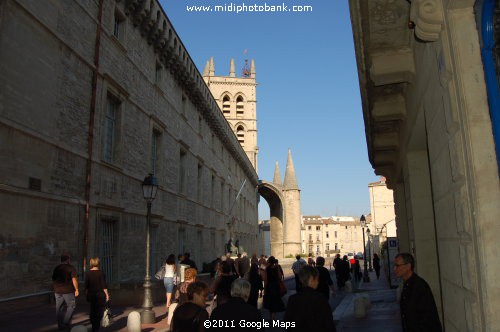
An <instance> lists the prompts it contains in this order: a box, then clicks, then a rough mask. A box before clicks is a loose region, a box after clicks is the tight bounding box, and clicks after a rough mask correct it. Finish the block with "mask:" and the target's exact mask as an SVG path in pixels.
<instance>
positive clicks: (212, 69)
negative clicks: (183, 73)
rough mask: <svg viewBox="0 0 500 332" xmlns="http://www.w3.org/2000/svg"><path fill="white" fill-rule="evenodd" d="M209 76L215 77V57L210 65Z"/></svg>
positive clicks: (211, 59)
mask: <svg viewBox="0 0 500 332" xmlns="http://www.w3.org/2000/svg"><path fill="white" fill-rule="evenodd" d="M208 70H209V72H208V75H209V76H215V66H214V57H211V58H210V65H209V69H208Z"/></svg>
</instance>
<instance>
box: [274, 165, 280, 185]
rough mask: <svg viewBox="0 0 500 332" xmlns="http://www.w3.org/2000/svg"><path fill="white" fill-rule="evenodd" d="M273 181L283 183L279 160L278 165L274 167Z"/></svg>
mask: <svg viewBox="0 0 500 332" xmlns="http://www.w3.org/2000/svg"><path fill="white" fill-rule="evenodd" d="M273 183H274V184H279V185H281V173H280V167H279V165H278V162H276V167H275V168H274V179H273Z"/></svg>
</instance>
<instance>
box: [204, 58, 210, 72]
mask: <svg viewBox="0 0 500 332" xmlns="http://www.w3.org/2000/svg"><path fill="white" fill-rule="evenodd" d="M209 70H210V62H209V61H207V63H206V64H205V68H204V69H203V76H208V72H209Z"/></svg>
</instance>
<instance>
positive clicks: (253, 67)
mask: <svg viewBox="0 0 500 332" xmlns="http://www.w3.org/2000/svg"><path fill="white" fill-rule="evenodd" d="M250 77H251V78H255V61H254V60H253V59H252V61H251V62H250Z"/></svg>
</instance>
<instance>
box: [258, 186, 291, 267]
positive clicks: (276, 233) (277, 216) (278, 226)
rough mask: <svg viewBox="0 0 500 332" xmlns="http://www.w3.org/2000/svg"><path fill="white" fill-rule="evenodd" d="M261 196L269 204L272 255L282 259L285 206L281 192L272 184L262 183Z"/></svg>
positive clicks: (259, 189) (260, 187)
mask: <svg viewBox="0 0 500 332" xmlns="http://www.w3.org/2000/svg"><path fill="white" fill-rule="evenodd" d="M258 191H259V194H260V195H261V196H262V197H263V198H264V199H265V200H266V201H267V204H269V209H270V213H269V218H270V224H271V255H273V256H274V257H279V258H282V257H283V256H284V255H283V223H284V216H285V214H284V204H283V201H284V199H283V196H282V195H281V190H279V189H278V188H277V187H276V186H275V185H273V184H272V183H270V182H267V181H262V182H261V183H259V188H258Z"/></svg>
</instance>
